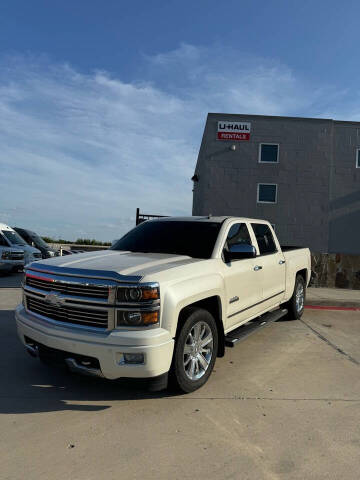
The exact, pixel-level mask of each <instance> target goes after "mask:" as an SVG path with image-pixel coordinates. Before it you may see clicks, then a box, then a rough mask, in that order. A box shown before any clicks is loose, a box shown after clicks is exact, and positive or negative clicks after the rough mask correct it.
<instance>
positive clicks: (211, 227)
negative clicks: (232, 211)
mask: <svg viewBox="0 0 360 480" xmlns="http://www.w3.org/2000/svg"><path fill="white" fill-rule="evenodd" d="M310 271H311V270H310V252H309V250H308V249H307V248H296V247H287V248H285V249H281V247H280V245H279V242H278V240H277V238H276V235H275V233H274V231H273V229H272V227H271V225H270V224H269V223H268V222H266V221H263V220H254V219H248V218H235V217H211V216H209V217H184V218H176V217H169V218H163V219H159V220H149V221H146V222H144V223H142V224H140V225H139V226H137V227H136V228H134V229H133V230H131V231H130V232H129V233H127V234H126V235H125V236H124V237H123V238H121V239H120V240H118V241H117V242H116V243H115V244H114V245H113V246H112V247H111V249H110V250H107V251H98V252H91V253H84V254H80V255H77V256H76V257H75V258H74V257H71V258H70V259H69V257H66V258H63V257H56V258H51V259H48V260H45V261H40V262H35V263H32V264H30V265H28V266H27V267H26V271H25V278H24V284H23V289H24V295H23V303H22V304H21V305H19V306H18V307H17V309H16V322H17V329H18V334H19V337H20V339H21V341H22V342H23V343H24V345H25V347H26V349H27V350H28V352H29V353H30V354H31V355H33V356H39V357H40V359H41V360H42V361H44V362H45V363H48V364H55V365H67V367H68V368H70V370H72V371H76V372H81V373H84V374H88V375H96V376H100V377H105V378H108V379H117V378H147V379H152V380H153V382H152V386H153V389H161V388H165V387H166V385H167V384H168V381H169V382H170V383H171V384H172V385H173V386H175V387H176V388H177V389H180V390H182V391H184V392H191V391H194V390H196V389H197V388H199V387H201V386H202V385H203V384H204V383H205V382H206V381H207V379H208V378H209V376H210V374H211V372H212V370H213V367H214V364H215V360H216V357H217V356H218V357H221V356H223V355H224V353H225V348H226V346H229V347H231V346H233V345H234V344H235V343H236V342H237V341H238V340H241V339H243V338H244V337H246V336H248V335H249V334H250V333H252V332H253V331H255V330H257V329H258V328H260V327H263V326H265V325H268V324H269V323H270V322H272V321H274V320H277V319H279V318H280V317H282V316H284V315H288V316H289V317H290V318H293V319H297V318H299V317H300V316H301V315H302V313H303V309H304V301H305V291H306V287H307V285H308V282H309V279H310Z"/></svg>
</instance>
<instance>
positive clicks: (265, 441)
mask: <svg viewBox="0 0 360 480" xmlns="http://www.w3.org/2000/svg"><path fill="white" fill-rule="evenodd" d="M19 298H20V292H19V290H18V289H16V288H0V342H1V343H0V346H1V348H0V351H1V356H0V366H1V389H0V452H1V475H0V476H1V479H2V480H3V479H8V480H10V479H11V480H14V479H16V480H17V479H19V480H20V479H24V478H26V479H27V480H32V479H34V480H35V479H36V480H42V479H44V480H45V479H46V480H48V479H50V478H51V479H52V480H57V479H61V480H63V479H71V480H75V479H76V480H101V479H115V478H116V479H118V478H129V479H135V478H142V479H152V478H156V479H169V478H171V479H188V478H200V477H202V478H204V477H205V478H210V479H223V478H224V479H226V478H227V479H230V478H231V479H233V478H234V479H241V480H245V479H251V480H252V479H254V480H262V479H269V480H275V479H299V480H304V479H306V480H309V479H314V480H315V479H316V480H325V479H326V480H329V479H340V478H341V479H346V480H352V479H354V480H355V479H356V480H357V479H358V478H359V473H358V471H359V469H358V467H359V462H358V459H359V454H360V431H359V420H360V418H359V416H360V415H359V413H360V379H359V372H360V353H359V351H360V350H359V346H360V315H359V312H347V311H337V312H334V311H331V312H329V311H312V310H307V311H306V312H305V314H304V316H303V318H302V320H300V321H294V322H289V321H279V322H277V323H275V324H272V325H271V326H269V327H268V328H266V329H263V330H261V331H259V332H258V333H256V334H254V335H253V336H251V337H249V338H248V339H247V340H245V341H244V342H242V343H240V344H239V345H238V346H237V347H235V348H234V349H228V350H227V352H226V356H225V357H224V358H222V359H218V360H217V362H216V366H215V371H214V373H213V375H212V377H211V378H210V380H209V382H208V383H207V384H206V385H205V386H204V387H203V388H202V389H201V390H198V391H197V392H194V393H193V394H190V395H179V396H174V395H170V394H167V393H166V392H163V393H159V394H149V393H146V391H144V390H143V389H141V388H140V387H139V388H137V387H136V386H134V385H130V384H127V383H122V382H107V381H101V380H98V379H91V378H87V377H79V376H75V375H70V374H66V373H64V372H62V371H56V370H51V369H48V368H46V367H44V366H42V365H41V364H40V363H39V362H38V361H37V360H35V359H32V358H31V357H30V356H28V355H27V354H26V353H25V352H24V350H23V348H22V345H21V344H20V342H19V341H18V339H17V337H16V332H15V323H14V315H13V308H14V306H15V305H16V303H17V302H18V300H19Z"/></svg>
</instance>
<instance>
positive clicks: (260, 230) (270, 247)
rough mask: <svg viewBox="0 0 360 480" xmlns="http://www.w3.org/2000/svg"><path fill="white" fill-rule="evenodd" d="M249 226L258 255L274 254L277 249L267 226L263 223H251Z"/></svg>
mask: <svg viewBox="0 0 360 480" xmlns="http://www.w3.org/2000/svg"><path fill="white" fill-rule="evenodd" d="M251 226H252V228H253V230H254V233H255V237H256V240H257V243H258V245H259V250H260V255H265V254H268V253H275V252H276V251H277V249H276V245H275V241H274V237H273V236H272V233H271V230H270V228H269V226H268V225H266V224H264V223H252V224H251Z"/></svg>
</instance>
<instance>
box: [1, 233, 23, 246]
mask: <svg viewBox="0 0 360 480" xmlns="http://www.w3.org/2000/svg"><path fill="white" fill-rule="evenodd" d="M2 233H3V235H5V237H6V238H7V239H8V240H9V242H10V243H11V244H12V245H26V242H25V240H24V239H23V238H21V237H20V235H19V234H18V233H16V232H13V231H12V230H2Z"/></svg>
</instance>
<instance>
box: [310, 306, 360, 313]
mask: <svg viewBox="0 0 360 480" xmlns="http://www.w3.org/2000/svg"><path fill="white" fill-rule="evenodd" d="M305 308H306V309H308V310H340V311H341V310H342V311H351V312H358V311H359V312H360V306H359V307H343V306H340V305H305Z"/></svg>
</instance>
